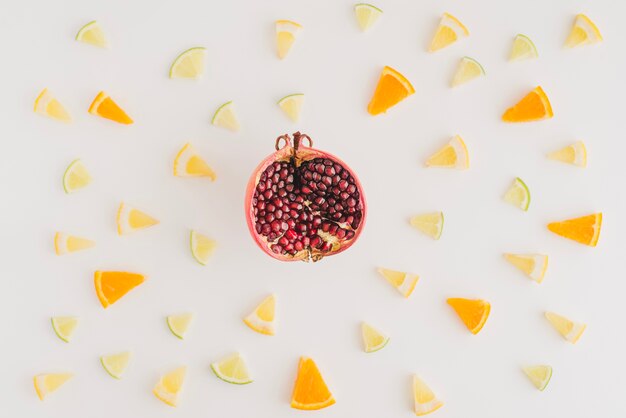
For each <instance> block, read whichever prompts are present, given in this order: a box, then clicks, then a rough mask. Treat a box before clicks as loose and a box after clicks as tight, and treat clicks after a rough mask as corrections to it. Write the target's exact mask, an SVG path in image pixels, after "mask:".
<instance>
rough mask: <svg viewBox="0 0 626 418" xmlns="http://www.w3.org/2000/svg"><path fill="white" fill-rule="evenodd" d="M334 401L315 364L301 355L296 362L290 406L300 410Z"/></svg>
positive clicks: (322, 406)
mask: <svg viewBox="0 0 626 418" xmlns="http://www.w3.org/2000/svg"><path fill="white" fill-rule="evenodd" d="M334 403H335V398H334V397H333V394H332V393H330V390H328V386H326V382H324V379H323V378H322V375H321V374H320V371H319V369H318V368H317V365H316V364H315V362H314V361H313V359H311V358H309V357H301V358H300V363H299V364H298V376H297V377H296V383H295V384H294V386H293V394H292V396H291V407H292V408H295V409H302V410H316V409H322V408H326V407H328V406H331V405H333V404H334Z"/></svg>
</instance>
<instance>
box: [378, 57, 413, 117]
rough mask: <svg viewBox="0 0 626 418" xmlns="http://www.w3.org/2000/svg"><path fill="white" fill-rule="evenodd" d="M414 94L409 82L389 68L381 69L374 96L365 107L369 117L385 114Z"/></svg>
mask: <svg viewBox="0 0 626 418" xmlns="http://www.w3.org/2000/svg"><path fill="white" fill-rule="evenodd" d="M413 93H415V89H414V88H413V86H412V85H411V82H410V81H409V80H407V79H406V77H404V76H403V75H402V74H400V73H399V72H398V71H396V70H394V69H393V68H391V67H385V68H383V71H382V73H381V74H380V78H379V79H378V85H377V86H376V90H375V91H374V96H372V100H370V103H369V105H368V106H367V111H368V112H369V114H370V115H372V116H375V115H379V114H381V113H386V112H387V110H389V109H390V108H391V107H393V106H395V105H397V104H398V103H400V102H401V101H402V100H404V99H406V98H407V97H409V96H410V95H412V94H413Z"/></svg>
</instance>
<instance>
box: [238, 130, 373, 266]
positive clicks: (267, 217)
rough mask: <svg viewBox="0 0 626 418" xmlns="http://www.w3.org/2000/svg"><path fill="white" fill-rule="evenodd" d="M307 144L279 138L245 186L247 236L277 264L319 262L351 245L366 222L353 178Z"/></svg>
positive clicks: (295, 138)
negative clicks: (276, 261) (301, 261)
mask: <svg viewBox="0 0 626 418" xmlns="http://www.w3.org/2000/svg"><path fill="white" fill-rule="evenodd" d="M305 139H306V140H307V141H308V146H305V145H304V144H303V143H302V141H303V140H305ZM281 145H282V147H281ZM312 145H313V143H312V141H311V138H310V137H309V136H308V135H305V134H300V132H296V133H294V134H293V138H292V137H290V136H289V135H282V136H280V137H278V139H277V140H276V152H275V153H274V154H272V155H270V156H269V157H267V158H266V159H265V160H264V161H263V162H262V163H261V164H260V165H259V167H257V169H256V170H255V172H254V173H253V174H252V177H251V178H250V182H249V183H248V190H247V192H246V208H245V209H246V217H247V221H248V227H249V228H250V233H251V234H252V236H253V238H254V239H255V241H256V243H257V244H258V245H259V247H261V249H262V250H263V251H265V252H266V253H267V254H269V255H271V256H272V257H274V258H276V259H279V260H283V261H295V260H303V261H309V260H313V261H318V260H320V259H322V258H323V257H325V256H329V255H334V254H338V253H340V252H342V251H344V250H346V249H347V248H348V247H350V246H351V245H352V244H353V243H354V242H355V241H356V239H357V238H358V236H359V234H360V233H361V230H362V229H363V225H364V223H365V215H366V204H365V197H364V196H363V191H362V190H361V186H360V183H359V181H358V179H357V177H356V175H355V174H354V173H353V172H352V170H350V168H349V167H348V166H347V165H346V164H345V163H344V162H343V161H341V160H340V159H338V158H337V157H335V156H333V155H331V154H328V153H326V152H324V151H320V150H316V149H314V148H312Z"/></svg>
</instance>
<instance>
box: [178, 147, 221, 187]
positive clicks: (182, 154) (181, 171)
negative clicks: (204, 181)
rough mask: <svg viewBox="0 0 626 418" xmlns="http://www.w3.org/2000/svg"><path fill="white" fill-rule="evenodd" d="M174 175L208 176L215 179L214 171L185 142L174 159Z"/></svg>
mask: <svg viewBox="0 0 626 418" xmlns="http://www.w3.org/2000/svg"><path fill="white" fill-rule="evenodd" d="M174 175H175V176H176V177H208V178H210V179H211V180H213V181H215V179H216V178H217V175H216V174H215V171H213V169H212V168H211V167H209V165H208V164H207V163H206V161H204V159H203V158H202V157H201V156H200V154H198V153H197V152H196V150H195V149H194V147H193V146H192V145H191V144H190V143H187V144H185V146H184V147H183V148H182V149H181V150H180V151H179V152H178V155H176V159H174Z"/></svg>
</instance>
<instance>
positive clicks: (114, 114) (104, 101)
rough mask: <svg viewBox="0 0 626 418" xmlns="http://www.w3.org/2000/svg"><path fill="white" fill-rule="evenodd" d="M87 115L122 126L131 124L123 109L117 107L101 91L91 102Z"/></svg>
mask: <svg viewBox="0 0 626 418" xmlns="http://www.w3.org/2000/svg"><path fill="white" fill-rule="evenodd" d="M89 113H91V114H92V115H96V116H100V117H102V118H105V119H109V120H112V121H113V122H117V123H121V124H123V125H130V124H132V123H133V120H132V119H131V117H130V116H128V115H127V114H126V112H124V109H122V108H121V107H119V105H118V104H117V103H115V102H114V101H113V99H111V97H110V96H109V95H108V94H106V93H105V92H103V91H101V92H100V93H98V95H97V96H96V98H95V99H93V102H91V106H89Z"/></svg>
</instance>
